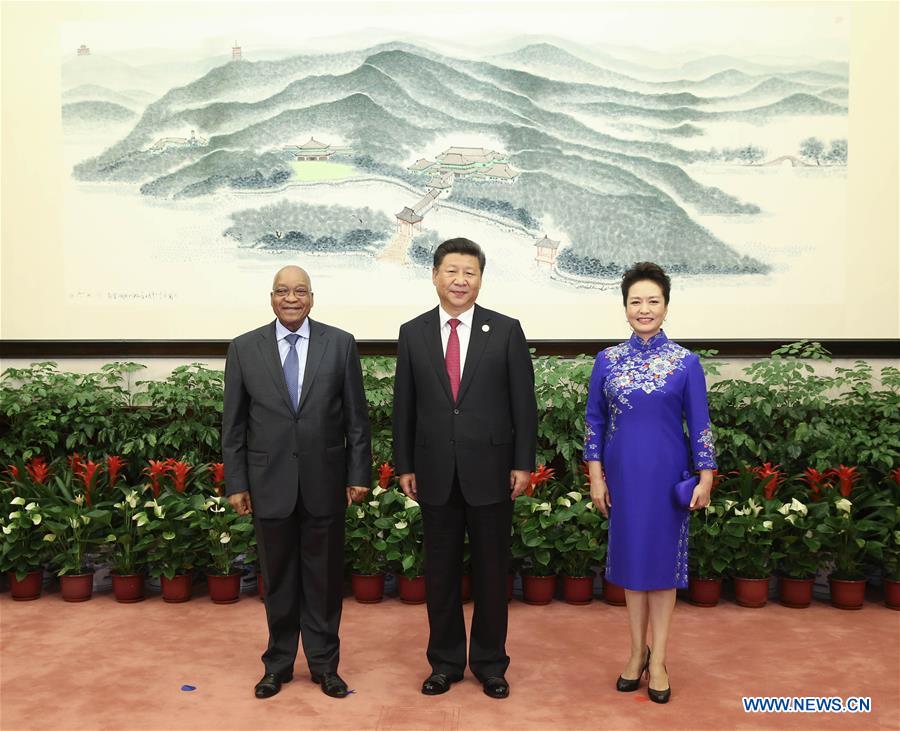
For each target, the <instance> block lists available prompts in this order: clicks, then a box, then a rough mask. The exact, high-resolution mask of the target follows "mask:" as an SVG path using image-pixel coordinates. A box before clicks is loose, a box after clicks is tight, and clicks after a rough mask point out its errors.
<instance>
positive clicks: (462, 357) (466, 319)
mask: <svg viewBox="0 0 900 731" xmlns="http://www.w3.org/2000/svg"><path fill="white" fill-rule="evenodd" d="M438 314H439V315H440V317H441V345H442V346H443V348H444V358H446V357H447V343H448V342H449V340H450V330H451V328H450V320H452V319H453V315H448V314H447V313H446V312H445V311H444V308H443V307H441V306H440V305H438ZM474 316H475V305H472V306H471V307H470V308H469V309H468V310H466V311H465V312H463V313H461V314H459V315H457V316H456V319H457V320H459V325H457V326H456V334H457V336H458V337H459V377H460V379H462V374H463V368H465V365H466V351H467V350H468V349H469V336H470V335H471V334H472V318H473V317H474Z"/></svg>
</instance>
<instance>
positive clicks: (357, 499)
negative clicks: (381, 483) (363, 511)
mask: <svg viewBox="0 0 900 731" xmlns="http://www.w3.org/2000/svg"><path fill="white" fill-rule="evenodd" d="M368 494H369V488H368V487H363V486H362V485H347V507H348V508H349V507H350V505H351V504H352V503H361V502H362V501H363V500H364V499H365V497H366V495H368Z"/></svg>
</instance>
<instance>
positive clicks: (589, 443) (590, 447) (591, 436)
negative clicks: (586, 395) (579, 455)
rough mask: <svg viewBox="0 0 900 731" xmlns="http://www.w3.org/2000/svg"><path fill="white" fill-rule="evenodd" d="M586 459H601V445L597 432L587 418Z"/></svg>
mask: <svg viewBox="0 0 900 731" xmlns="http://www.w3.org/2000/svg"><path fill="white" fill-rule="evenodd" d="M584 459H585V461H587V462H591V461H594V462H599V461H600V445H599V444H598V443H597V434H596V432H595V431H594V428H593V427H592V426H591V423H590V422H589V421H587V420H585V422H584Z"/></svg>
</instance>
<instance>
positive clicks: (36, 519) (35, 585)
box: [0, 495, 53, 601]
mask: <svg viewBox="0 0 900 731" xmlns="http://www.w3.org/2000/svg"><path fill="white" fill-rule="evenodd" d="M5 508H6V509H5V510H4V513H5V517H4V519H3V524H2V528H0V531H2V534H3V541H2V543H0V570H2V571H3V572H4V573H6V575H7V577H8V579H9V590H10V595H11V596H12V598H13V599H15V600H16V601H28V600H31V599H37V598H38V597H39V596H40V595H41V586H42V582H43V576H44V568H43V567H44V562H45V560H46V558H47V555H48V547H47V546H48V543H49V541H52V540H53V539H52V534H48V533H47V531H46V526H45V525H44V515H43V512H42V511H41V507H40V505H39V504H38V501H37V500H26V499H25V498H24V497H22V496H21V495H17V496H14V497H11V498H10V499H9V501H8V502H7V504H6V506H5Z"/></svg>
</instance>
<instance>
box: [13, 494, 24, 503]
mask: <svg viewBox="0 0 900 731" xmlns="http://www.w3.org/2000/svg"><path fill="white" fill-rule="evenodd" d="M9 504H10V505H24V504H25V498H23V497H21V496H19V495H17V496H16V497H14V498H13V499H12V500H10V501H9Z"/></svg>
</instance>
